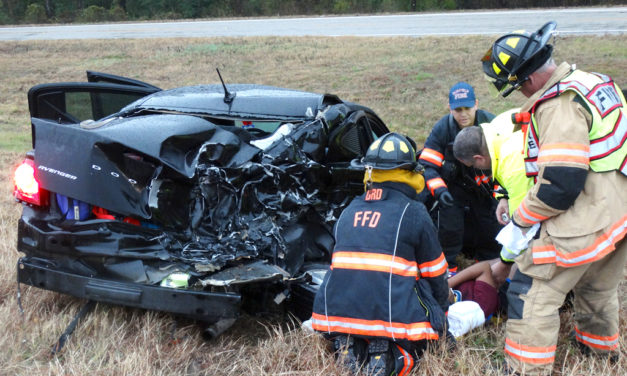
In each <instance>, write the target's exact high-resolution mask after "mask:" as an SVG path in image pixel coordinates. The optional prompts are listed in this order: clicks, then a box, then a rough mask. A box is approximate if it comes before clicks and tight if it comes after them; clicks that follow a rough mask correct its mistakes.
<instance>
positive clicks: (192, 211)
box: [14, 72, 388, 323]
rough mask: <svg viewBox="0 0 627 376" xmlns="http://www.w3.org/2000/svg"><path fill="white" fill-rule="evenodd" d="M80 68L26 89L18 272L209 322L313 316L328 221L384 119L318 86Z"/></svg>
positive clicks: (23, 278)
mask: <svg viewBox="0 0 627 376" xmlns="http://www.w3.org/2000/svg"><path fill="white" fill-rule="evenodd" d="M218 73H219V72H218ZM87 77H88V82H78V83H57V84H43V85H37V86H35V87H33V88H31V89H30V91H29V93H28V100H29V109H30V114H31V123H32V141H33V150H32V151H30V152H29V153H27V156H26V159H25V160H24V162H23V163H22V164H21V165H20V166H19V167H18V168H17V170H16V173H15V190H14V195H15V197H16V199H17V200H18V201H20V202H22V203H23V204H24V205H23V214H22V216H21V218H20V220H19V224H18V246H17V248H18V251H20V252H22V253H23V254H24V257H22V258H20V259H19V261H18V270H17V274H18V282H20V283H24V284H28V285H32V286H36V287H39V288H42V289H47V290H52V291H57V292H61V293H65V294H69V295H73V296H76V297H79V298H85V299H88V300H90V301H98V302H106V303H112V304H120V305H126V306H132V307H140V308H145V309H154V310H160V311H167V312H172V313H174V314H177V315H183V316H187V317H190V318H193V319H196V320H201V321H204V322H209V323H216V322H219V321H224V320H227V321H229V320H233V319H235V318H236V317H237V316H238V315H239V314H240V313H241V312H242V310H251V311H252V312H254V313H259V312H264V311H266V310H270V309H273V308H272V307H288V308H290V309H292V311H293V312H295V313H296V314H297V316H299V317H302V318H306V317H308V316H309V314H310V312H311V304H312V301H313V300H312V299H313V296H314V294H315V291H316V287H317V284H319V283H320V282H321V275H323V274H324V272H325V271H326V269H327V267H328V265H329V263H330V254H331V251H332V248H333V242H334V240H333V235H332V231H331V229H332V226H333V224H334V223H335V221H336V220H337V218H338V215H339V214H340V212H341V210H342V209H343V208H344V207H345V206H346V205H347V204H348V203H349V202H350V200H351V199H352V198H353V197H354V196H355V195H358V194H360V193H362V192H363V183H362V177H363V171H360V170H355V169H354V168H351V167H350V160H352V159H354V158H357V157H360V156H362V155H364V154H365V151H366V149H367V147H368V145H369V144H370V143H371V142H372V141H373V140H374V139H376V138H377V137H379V136H381V135H383V134H384V133H387V132H388V129H387V127H386V125H385V124H384V123H383V122H382V121H381V119H380V118H379V117H378V116H377V115H376V114H375V113H374V112H373V111H372V110H371V109H369V108H367V107H364V106H360V105H357V104H354V103H349V102H345V101H342V100H340V99H339V98H338V97H336V96H334V95H328V94H325V95H322V94H314V93H308V92H302V91H295V90H289V89H282V88H276V87H269V86H260V85H246V84H226V85H225V84H224V82H222V83H221V84H214V85H199V86H192V87H181V88H176V89H172V90H160V89H159V88H157V87H155V86H152V85H148V84H146V83H143V82H140V81H136V80H131V79H127V78H124V77H119V76H114V75H108V74H103V73H97V72H87Z"/></svg>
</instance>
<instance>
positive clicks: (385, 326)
mask: <svg viewBox="0 0 627 376" xmlns="http://www.w3.org/2000/svg"><path fill="white" fill-rule="evenodd" d="M416 196H417V194H416V191H415V190H414V189H413V188H412V187H410V186H409V185H407V184H403V183H398V182H382V183H374V184H373V185H372V187H371V188H370V189H369V190H368V191H366V192H365V193H364V194H363V195H361V196H360V197H356V198H355V199H354V200H353V201H352V202H351V203H350V205H349V206H348V207H346V209H345V210H344V211H343V212H342V214H341V216H340V218H339V219H338V221H337V223H336V225H335V239H336V244H335V248H334V250H333V261H332V264H331V270H330V271H329V272H328V273H327V275H326V276H325V279H324V281H323V283H322V285H321V286H320V289H319V290H318V293H317V295H316V298H315V301H314V307H313V315H312V325H313V328H314V329H315V330H317V331H320V332H324V333H328V334H331V335H332V334H337V333H344V334H351V335H356V336H361V337H366V338H368V337H383V338H388V339H390V340H393V341H412V342H413V341H421V340H428V339H438V338H439V335H438V333H437V331H436V330H435V329H433V328H432V327H431V325H430V323H429V319H428V317H427V314H426V310H425V307H424V304H421V301H420V299H419V297H418V294H417V292H416V282H417V281H418V279H420V278H424V279H426V280H427V281H428V282H429V285H430V287H431V290H432V291H433V296H434V297H435V299H436V300H437V302H438V304H439V305H440V306H441V307H442V309H443V310H444V311H446V309H447V308H448V302H447V297H448V286H447V282H446V278H447V267H448V265H447V263H446V259H445V258H444V254H443V253H442V249H441V247H440V245H439V243H438V238H437V232H436V229H435V227H434V225H433V223H432V221H431V219H430V218H429V215H428V214H427V210H426V208H425V206H424V205H423V204H422V203H421V202H419V201H416Z"/></svg>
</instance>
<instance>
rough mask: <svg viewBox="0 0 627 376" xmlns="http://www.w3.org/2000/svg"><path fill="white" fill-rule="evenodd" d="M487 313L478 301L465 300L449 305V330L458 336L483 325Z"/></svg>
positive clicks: (454, 335)
mask: <svg viewBox="0 0 627 376" xmlns="http://www.w3.org/2000/svg"><path fill="white" fill-rule="evenodd" d="M484 322H485V314H484V313H483V311H482V310H481V307H480V306H479V304H478V303H477V302H473V301H472V300H465V301H461V302H457V303H454V304H451V305H450V306H449V307H448V325H449V327H448V330H449V332H451V334H452V335H453V337H455V338H458V337H461V336H463V335H464V334H466V333H468V332H469V331H471V330H473V329H474V328H476V327H478V326H481V325H483V323H484Z"/></svg>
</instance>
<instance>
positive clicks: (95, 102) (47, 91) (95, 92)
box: [28, 71, 161, 124]
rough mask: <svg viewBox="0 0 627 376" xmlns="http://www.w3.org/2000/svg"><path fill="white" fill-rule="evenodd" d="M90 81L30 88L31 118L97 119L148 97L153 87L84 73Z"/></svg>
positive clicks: (97, 74) (78, 121)
mask: <svg viewBox="0 0 627 376" xmlns="http://www.w3.org/2000/svg"><path fill="white" fill-rule="evenodd" d="M87 79H88V81H89V82H60V83H51V84H41V85H36V86H33V87H32V88H31V89H30V90H29V91H28V108H29V110H30V115H31V117H36V118H42V119H49V120H53V121H57V122H59V123H67V124H71V123H80V122H81V121H84V120H89V119H91V120H98V119H102V118H103V117H105V116H108V115H111V114H113V113H116V112H118V111H119V110H120V109H122V108H123V107H124V106H126V105H127V104H129V103H132V102H134V101H136V100H137V99H140V98H143V97H145V96H146V95H148V94H152V93H154V92H157V91H161V89H159V88H158V87H156V86H153V85H150V84H147V83H144V82H141V81H137V80H133V79H130V78H125V77H121V76H115V75H111V74H106V73H99V72H90V71H88V72H87Z"/></svg>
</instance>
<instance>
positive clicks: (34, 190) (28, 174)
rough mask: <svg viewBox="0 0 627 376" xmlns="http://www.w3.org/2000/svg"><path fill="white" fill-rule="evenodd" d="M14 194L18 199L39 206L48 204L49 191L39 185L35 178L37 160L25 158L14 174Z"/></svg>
mask: <svg viewBox="0 0 627 376" xmlns="http://www.w3.org/2000/svg"><path fill="white" fill-rule="evenodd" d="M13 196H15V198H17V199H18V200H21V201H24V202H27V203H29V204H34V205H38V206H47V205H48V191H46V190H44V189H42V188H41V187H39V182H38V181H37V179H35V162H33V160H32V159H25V160H24V162H22V164H20V165H19V166H18V167H17V169H15V173H14V174H13Z"/></svg>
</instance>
